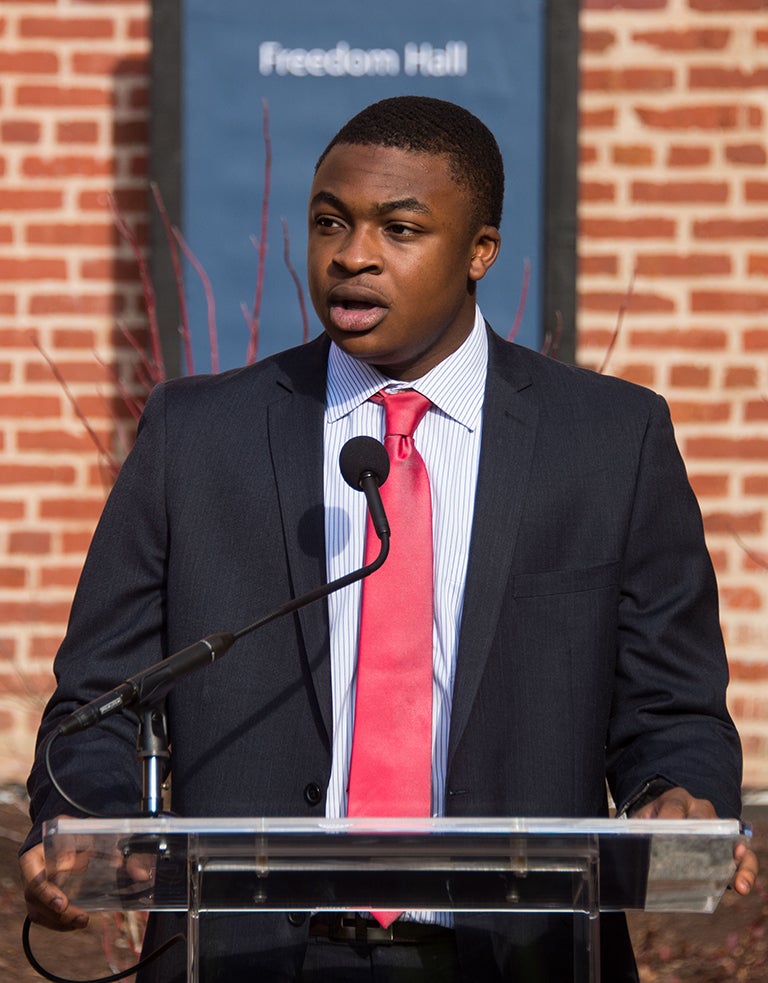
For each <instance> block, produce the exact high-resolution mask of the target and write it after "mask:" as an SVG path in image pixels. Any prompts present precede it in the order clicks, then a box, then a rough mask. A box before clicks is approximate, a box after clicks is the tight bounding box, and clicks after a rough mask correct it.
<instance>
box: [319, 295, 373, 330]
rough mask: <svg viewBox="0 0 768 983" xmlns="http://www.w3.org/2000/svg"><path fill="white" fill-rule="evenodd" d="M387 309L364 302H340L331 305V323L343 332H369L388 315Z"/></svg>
mask: <svg viewBox="0 0 768 983" xmlns="http://www.w3.org/2000/svg"><path fill="white" fill-rule="evenodd" d="M386 311H387V309H386V307H380V306H379V305H377V304H373V303H370V302H368V301H362V300H338V301H335V302H334V303H332V304H331V308H330V313H331V321H332V323H333V324H334V326H335V327H337V328H339V329H340V330H341V331H367V330H369V329H370V328H373V327H375V326H376V325H377V324H378V323H379V321H380V320H381V318H382V317H383V316H384V314H386Z"/></svg>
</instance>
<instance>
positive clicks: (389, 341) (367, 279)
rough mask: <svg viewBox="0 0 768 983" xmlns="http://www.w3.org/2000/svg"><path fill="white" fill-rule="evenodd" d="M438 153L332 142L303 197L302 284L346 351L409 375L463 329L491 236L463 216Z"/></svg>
mask: <svg viewBox="0 0 768 983" xmlns="http://www.w3.org/2000/svg"><path fill="white" fill-rule="evenodd" d="M470 204H471V203H470V201H469V200H468V192H467V191H466V190H464V189H462V188H460V187H459V186H458V185H457V184H456V183H455V181H454V180H453V179H452V177H451V175H450V173H449V169H448V161H447V159H446V158H445V157H443V156H433V155H431V154H423V153H412V152H409V151H404V150H399V149H397V148H393V147H377V146H358V145H356V144H354V145H347V144H337V145H336V146H335V147H334V148H333V149H332V150H331V151H330V152H329V153H328V155H327V156H326V158H325V160H324V161H323V162H322V164H321V165H320V167H319V168H318V170H317V174H316V175H315V180H314V182H313V183H312V190H311V192H310V201H309V250H308V273H309V292H310V294H311V297H312V303H313V304H314V306H315V310H316V311H317V314H318V316H319V318H320V320H321V322H322V324H323V327H324V328H325V330H326V331H327V333H328V334H329V335H330V337H331V338H332V339H333V340H334V341H335V342H336V344H337V345H338V346H339V347H340V348H342V349H343V350H344V351H345V352H347V353H348V354H349V355H352V356H353V357H354V358H359V359H362V360H363V361H365V362H368V363H370V364H371V365H375V366H376V367H377V368H380V369H381V371H382V372H384V374H385V375H388V376H390V377H391V378H394V379H403V380H406V381H411V380H413V379H418V378H419V377H420V376H422V375H424V373H425V372H427V371H428V370H429V369H431V368H433V366H435V365H437V364H438V362H441V361H442V360H443V359H444V358H446V357H447V356H448V355H450V354H451V352H454V351H455V350H456V349H457V348H458V347H459V346H460V345H461V344H462V342H463V341H464V340H465V339H466V338H467V336H468V335H469V332H470V331H471V330H472V325H473V323H474V317H475V298H474V290H473V286H474V283H475V281H477V280H480V279H481V278H482V277H483V276H484V275H485V273H486V272H487V270H488V269H489V268H490V267H491V265H492V264H493V262H494V260H495V259H496V255H497V253H498V248H499V243H500V238H499V234H498V231H497V230H496V229H495V228H493V227H492V226H488V225H485V226H482V227H480V228H479V229H478V228H477V226H476V224H473V221H472V217H471V208H470Z"/></svg>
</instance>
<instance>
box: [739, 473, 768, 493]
mask: <svg viewBox="0 0 768 983" xmlns="http://www.w3.org/2000/svg"><path fill="white" fill-rule="evenodd" d="M742 489H743V491H744V494H745V495H768V475H765V474H759V475H757V474H753V475H747V476H746V477H745V478H744V480H743V482H742Z"/></svg>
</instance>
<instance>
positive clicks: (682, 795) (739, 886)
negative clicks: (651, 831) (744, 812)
mask: <svg viewBox="0 0 768 983" xmlns="http://www.w3.org/2000/svg"><path fill="white" fill-rule="evenodd" d="M632 818H633V819H717V814H716V812H715V808H714V806H713V805H712V803H711V802H710V801H709V800H708V799H695V798H694V797H693V796H692V795H691V794H690V792H686V790H685V789H684V788H670V789H668V790H667V791H666V792H663V793H662V794H661V795H660V796H659V797H658V798H657V799H654V800H653V802H649V803H648V804H647V805H644V806H643V807H642V809H638V810H637V812H634V813H633V814H632ZM733 859H734V860H735V861H736V873H735V874H734V877H733V882H732V883H733V886H734V888H735V889H736V890H737V891H738V893H739V894H749V892H750V891H751V890H752V888H753V887H754V886H755V880H756V879H757V870H758V861H757V856H756V854H755V853H754V852H753V851H752V850H750V849H749V847H748V846H747V845H746V843H739V845H738V846H737V847H736V849H735V850H734V851H733Z"/></svg>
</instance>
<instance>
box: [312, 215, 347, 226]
mask: <svg viewBox="0 0 768 983" xmlns="http://www.w3.org/2000/svg"><path fill="white" fill-rule="evenodd" d="M315 225H316V226H317V228H318V229H340V228H341V226H342V222H341V219H339V218H337V217H336V216H335V215H317V216H316V217H315Z"/></svg>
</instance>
